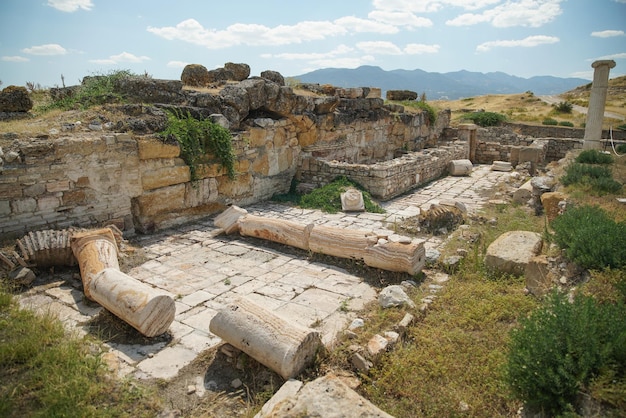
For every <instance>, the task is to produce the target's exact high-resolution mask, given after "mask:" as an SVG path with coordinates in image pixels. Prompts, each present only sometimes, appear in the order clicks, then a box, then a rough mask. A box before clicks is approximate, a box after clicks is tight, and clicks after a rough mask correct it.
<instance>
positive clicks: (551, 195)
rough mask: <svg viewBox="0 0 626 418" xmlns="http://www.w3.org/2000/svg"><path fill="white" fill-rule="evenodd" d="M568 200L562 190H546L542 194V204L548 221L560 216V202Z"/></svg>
mask: <svg viewBox="0 0 626 418" xmlns="http://www.w3.org/2000/svg"><path fill="white" fill-rule="evenodd" d="M564 200H567V195H566V194H565V193H561V192H546V193H543V194H542V195H541V205H542V206H543V210H544V212H545V214H546V217H547V218H548V222H552V221H553V220H554V219H556V217H557V216H559V213H560V211H561V208H559V202H562V201H564Z"/></svg>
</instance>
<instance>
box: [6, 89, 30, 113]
mask: <svg viewBox="0 0 626 418" xmlns="http://www.w3.org/2000/svg"><path fill="white" fill-rule="evenodd" d="M32 108H33V101H32V100H31V99H30V96H29V95H28V90H26V87H22V86H8V87H7V88H5V89H3V90H2V91H0V112H28V111H29V110H30V109H32Z"/></svg>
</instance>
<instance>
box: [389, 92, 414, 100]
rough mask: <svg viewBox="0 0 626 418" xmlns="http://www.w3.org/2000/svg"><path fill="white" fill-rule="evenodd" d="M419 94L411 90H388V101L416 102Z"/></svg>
mask: <svg viewBox="0 0 626 418" xmlns="http://www.w3.org/2000/svg"><path fill="white" fill-rule="evenodd" d="M415 99H417V93H416V92H414V91H411V90H387V100H396V101H404V100H415Z"/></svg>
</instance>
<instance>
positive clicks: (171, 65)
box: [166, 61, 189, 68]
mask: <svg viewBox="0 0 626 418" xmlns="http://www.w3.org/2000/svg"><path fill="white" fill-rule="evenodd" d="M187 64H189V63H188V62H184V61H170V62H168V63H167V64H166V66H167V67H169V68H185V66H187Z"/></svg>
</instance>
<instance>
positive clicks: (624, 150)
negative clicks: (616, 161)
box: [615, 144, 626, 154]
mask: <svg viewBox="0 0 626 418" xmlns="http://www.w3.org/2000/svg"><path fill="white" fill-rule="evenodd" d="M615 151H617V152H618V153H620V154H626V144H619V145H618V146H617V147H616V148H615Z"/></svg>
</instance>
